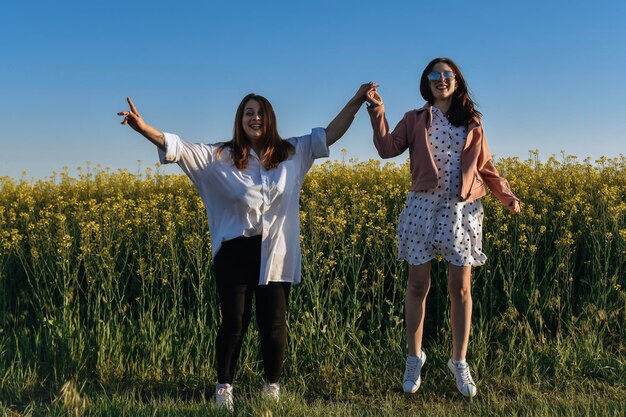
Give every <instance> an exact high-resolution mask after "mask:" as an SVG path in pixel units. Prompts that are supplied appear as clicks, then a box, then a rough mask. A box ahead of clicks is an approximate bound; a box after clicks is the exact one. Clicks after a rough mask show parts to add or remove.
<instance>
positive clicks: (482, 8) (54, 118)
mask: <svg viewBox="0 0 626 417" xmlns="http://www.w3.org/2000/svg"><path fill="white" fill-rule="evenodd" d="M437 56H448V57H451V58H452V59H454V60H455V61H456V62H457V63H458V64H459V65H460V67H461V69H462V70H463V72H464V75H465V77H466V79H467V81H468V83H469V86H470V88H471V90H472V91H473V94H474V98H475V99H476V101H477V102H478V105H479V110H480V111H481V112H482V113H483V115H484V124H485V130H486V134H487V138H488V140H489V145H490V149H491V151H492V153H493V154H495V156H496V157H504V156H519V157H521V158H523V159H525V158H526V157H527V156H528V151H529V150H531V149H538V150H539V151H540V155H541V156H542V159H545V158H547V157H548V156H550V155H551V154H559V153H560V151H561V150H563V151H565V152H566V153H568V154H572V155H577V156H578V157H580V158H584V157H587V156H589V157H592V158H594V159H595V158H597V157H599V156H601V155H605V156H618V155H619V154H620V153H621V154H626V133H625V129H624V119H625V118H626V101H625V100H624V97H626V82H625V81H624V79H625V77H624V68H625V67H626V2H625V1H623V0H614V1H601V0H600V1H593V2H589V1H576V0H569V1H562V0H558V1H550V0H543V1H535V0H527V1H516V2H513V1H482V2H481V1H455V0H447V1H420V0H411V1H377V2H373V1H367V0H361V1H340V0H334V1H326V0H317V1H304V0H302V1H295V0H291V1H265V2H259V1H255V2H249V1H225V0H224V1H185V0H179V1H176V2H175V1H171V0H170V1H157V0H151V1H143V0H140V1H135V0H127V1H126V2H112V1H101V0H82V1H74V0H59V1H56V2H53V1H44V0H41V1H33V0H0V144H1V149H2V150H1V152H0V176H4V175H8V176H12V177H15V178H18V177H20V176H21V175H22V171H24V170H25V171H27V174H26V177H27V178H31V177H33V178H42V177H46V176H48V175H50V174H51V173H52V172H53V171H57V172H58V171H60V170H61V169H62V168H63V167H64V166H68V167H70V169H74V168H75V167H77V166H85V164H86V163H87V161H89V162H90V163H91V165H92V166H95V165H97V164H100V165H101V166H103V167H110V168H112V169H117V168H126V169H129V170H131V171H133V172H136V171H137V169H138V167H139V163H138V160H141V161H142V162H141V168H140V169H141V170H143V169H144V168H145V167H147V166H153V165H154V163H155V162H156V151H155V149H154V147H153V146H152V145H151V144H150V143H149V142H148V141H147V140H145V139H143V138H142V137H141V136H139V135H138V134H136V133H134V132H133V131H132V130H131V129H130V128H128V127H125V126H121V125H120V124H119V121H120V120H119V119H118V117H117V116H116V112H117V111H120V110H124V109H126V103H125V97H126V96H130V97H131V98H133V100H134V102H135V104H136V105H137V107H138V110H139V112H140V113H141V114H142V116H143V117H144V119H145V120H146V121H147V122H148V123H150V124H152V125H153V126H155V127H157V128H159V129H161V130H164V131H168V132H174V133H177V134H179V135H180V136H181V137H183V138H184V139H187V140H191V141H195V142H217V141H221V140H226V139H229V137H230V135H231V133H232V126H233V118H234V114H235V110H236V107H237V105H238V103H239V101H240V100H241V98H242V97H243V96H244V95H245V94H247V93H250V92H256V93H257V94H262V95H264V96H265V97H267V98H268V99H269V100H270V101H271V102H272V104H273V105H274V108H275V110H276V113H277V117H278V126H279V132H280V133H281V135H282V136H283V137H289V136H295V135H302V134H305V133H308V132H309V131H310V129H311V128H312V127H317V126H326V125H327V124H328V122H330V120H331V119H332V118H333V117H334V116H335V115H336V113H337V112H338V111H339V110H340V109H341V108H342V107H343V105H344V104H345V102H346V101H347V100H348V99H349V98H350V97H351V96H352V95H353V93H354V92H355V91H356V89H357V88H358V86H359V85H360V84H361V83H363V82H367V81H377V82H378V83H379V84H380V89H379V91H380V93H381V95H382V97H383V99H384V100H385V107H386V110H387V118H388V120H389V124H390V125H391V126H392V127H393V126H395V124H396V123H397V122H398V120H399V119H400V118H401V117H402V115H403V114H404V113H405V112H406V111H408V110H410V109H412V108H417V107H420V106H421V105H422V104H423V99H422V98H421V96H420V95H419V88H418V84H419V80H418V77H419V74H421V71H422V69H423V67H424V66H425V65H426V64H427V63H428V62H429V61H430V60H431V59H432V58H434V57H437ZM342 148H346V149H347V156H348V157H350V158H358V159H359V160H367V159H370V158H377V154H376V151H375V149H374V147H373V144H372V140H371V131H370V124H369V118H368V117H367V114H366V111H365V110H364V109H362V110H360V111H359V113H358V116H357V119H356V120H355V122H354V124H353V125H352V127H351V129H350V130H349V131H348V133H347V134H346V135H345V136H344V138H342V139H341V141H340V142H338V143H337V144H335V145H334V146H333V148H332V149H331V158H335V159H341V158H342V153H341V149H342ZM406 157H407V155H406V154H405V155H403V156H401V157H399V158H396V159H395V160H396V161H404V160H405V159H406ZM173 168H174V169H167V170H166V172H179V171H178V169H177V167H173Z"/></svg>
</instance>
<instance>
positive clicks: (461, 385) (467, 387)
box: [448, 359, 476, 398]
mask: <svg viewBox="0 0 626 417" xmlns="http://www.w3.org/2000/svg"><path fill="white" fill-rule="evenodd" d="M448 368H450V370H451V371H452V373H453V374H454V376H455V378H456V387H457V388H458V389H459V392H460V393H461V394H463V395H465V396H466V397H469V398H472V397H473V396H474V395H476V384H475V383H474V380H473V379H472V374H470V369H469V365H468V364H467V362H465V361H459V362H456V361H454V362H453V361H452V359H450V360H449V361H448Z"/></svg>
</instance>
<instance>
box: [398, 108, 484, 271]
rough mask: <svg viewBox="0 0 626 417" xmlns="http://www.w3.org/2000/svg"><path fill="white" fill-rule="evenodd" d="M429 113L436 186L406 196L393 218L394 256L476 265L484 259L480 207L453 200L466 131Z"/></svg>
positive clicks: (436, 113)
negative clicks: (395, 224)
mask: <svg viewBox="0 0 626 417" xmlns="http://www.w3.org/2000/svg"><path fill="white" fill-rule="evenodd" d="M431 111H432V115H433V122H432V125H431V127H430V129H429V130H428V139H429V145H430V149H431V152H432V154H433V158H434V160H435V163H436V165H437V171H438V172H437V178H438V181H437V188H436V189H434V190H429V191H420V192H413V191H411V192H410V193H409V195H408V197H407V199H406V205H405V207H404V210H403V211H402V214H400V219H399V220H398V258H399V259H403V260H405V261H407V262H408V263H409V264H410V265H421V264H424V263H426V262H428V261H430V260H432V259H434V258H435V257H437V256H441V257H443V258H444V259H445V260H446V261H448V262H450V263H451V264H452V265H458V266H467V265H471V266H479V265H482V264H484V263H485V261H486V260H487V257H486V256H485V255H484V254H483V252H482V224H483V205H482V203H481V201H480V200H474V201H470V202H463V201H460V199H459V194H460V191H461V154H462V153H463V147H464V145H465V139H466V137H467V127H466V126H460V127H456V126H454V125H453V124H451V123H450V122H449V121H448V119H446V117H445V116H444V114H443V113H442V112H441V111H440V110H439V109H437V108H436V107H431Z"/></svg>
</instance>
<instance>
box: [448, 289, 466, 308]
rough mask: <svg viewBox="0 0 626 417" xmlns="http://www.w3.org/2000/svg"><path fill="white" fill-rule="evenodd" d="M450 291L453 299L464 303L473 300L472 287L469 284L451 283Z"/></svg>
mask: <svg viewBox="0 0 626 417" xmlns="http://www.w3.org/2000/svg"><path fill="white" fill-rule="evenodd" d="M448 293H449V294H450V299H451V300H452V301H456V302H460V303H462V304H465V303H468V302H471V301H472V288H471V287H470V286H469V285H450V286H448Z"/></svg>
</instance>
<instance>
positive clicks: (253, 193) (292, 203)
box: [118, 83, 377, 409]
mask: <svg viewBox="0 0 626 417" xmlns="http://www.w3.org/2000/svg"><path fill="white" fill-rule="evenodd" d="M376 87H377V85H376V84H375V83H367V84H363V85H361V87H360V88H359V90H358V91H357V93H356V94H355V95H354V97H352V98H351V99H350V101H348V103H347V104H346V105H345V107H344V108H343V109H342V110H341V111H340V112H339V114H338V115H337V116H336V117H335V118H334V119H333V120H332V121H331V122H330V124H329V125H328V126H327V127H326V129H323V128H315V129H313V130H312V132H311V133H310V134H308V135H305V136H301V137H295V138H290V139H285V140H284V139H281V137H280V135H279V134H278V131H277V127H276V116H275V114H274V110H273V109H272V105H271V104H270V102H269V101H268V100H267V99H265V98H264V97H262V96H259V95H256V94H249V95H247V96H245V97H244V98H243V100H242V101H241V103H240V104H239V107H238V109H237V113H236V115H235V125H234V131H233V138H232V140H230V141H228V142H223V143H216V144H194V143H190V142H186V141H183V140H181V139H180V138H179V137H178V136H176V135H173V134H170V133H163V132H161V131H159V130H157V129H155V128H153V127H152V126H150V125H148V124H147V123H145V122H144V120H143V119H142V117H141V116H140V115H139V113H138V112H137V109H136V107H135V106H134V104H133V102H132V101H131V100H130V98H128V99H127V100H128V104H129V106H130V110H127V111H123V112H119V113H118V115H120V116H124V120H123V121H122V124H128V125H129V126H130V127H132V128H133V129H134V130H136V131H137V132H139V133H141V134H142V135H143V136H145V137H146V138H147V139H148V140H150V141H151V142H152V143H154V144H155V145H156V146H157V147H158V149H159V156H160V160H161V162H164V163H172V162H176V163H178V165H179V166H180V167H181V168H182V170H183V171H184V172H185V173H186V174H187V175H188V176H189V178H190V179H191V181H192V182H193V184H194V185H195V186H196V188H197V190H198V193H199V194H200V196H201V198H202V200H203V202H204V205H205V207H206V211H207V216H208V221H209V230H210V232H211V243H212V252H213V253H212V256H213V263H214V270H215V278H216V286H217V293H218V298H219V303H220V310H221V313H222V323H221V324H220V328H219V331H218V334H217V341H216V356H217V379H218V383H217V387H216V402H217V403H218V405H221V406H225V407H227V408H229V409H232V408H233V388H232V381H233V376H234V373H235V367H236V363H237V359H238V357H239V352H240V349H241V345H242V341H243V336H244V335H245V332H246V329H247V327H248V324H249V323H250V320H251V307H252V299H253V298H256V320H257V323H258V326H259V330H260V336H261V350H262V355H263V363H264V368H265V384H264V392H265V393H266V394H268V395H270V396H271V397H273V398H278V397H279V393H280V386H279V384H278V381H279V378H280V373H281V370H282V364H283V358H284V354H285V347H286V343H287V333H286V324H285V315H286V311H287V308H288V302H289V290H290V288H291V285H292V284H297V283H299V282H300V268H301V252H300V217H299V211H300V210H299V199H300V190H301V187H302V180H303V178H304V175H305V174H306V173H307V172H308V170H309V169H310V168H311V166H312V164H313V160H314V159H316V158H321V157H326V156H328V147H329V146H330V145H332V144H333V143H335V142H336V141H337V140H338V139H339V138H341V136H343V134H344V133H345V132H346V131H347V129H348V127H350V124H351V123H352V120H353V119H354V116H355V114H356V112H357V111H358V110H359V108H360V107H361V105H362V104H363V103H364V101H365V97H366V94H368V93H369V92H371V91H373V90H374V89H375V88H376Z"/></svg>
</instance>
